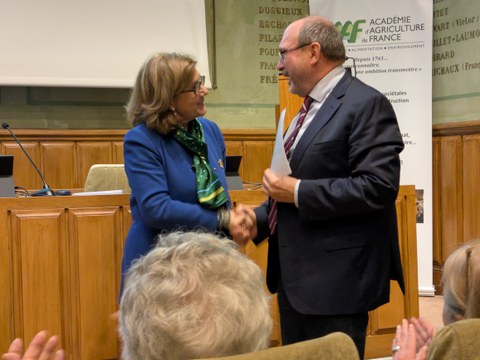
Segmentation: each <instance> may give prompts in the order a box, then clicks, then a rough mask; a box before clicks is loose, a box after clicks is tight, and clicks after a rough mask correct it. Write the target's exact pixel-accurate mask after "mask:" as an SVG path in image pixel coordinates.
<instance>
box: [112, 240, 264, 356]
mask: <svg viewBox="0 0 480 360" xmlns="http://www.w3.org/2000/svg"><path fill="white" fill-rule="evenodd" d="M269 300H270V296H269V295H267V293H266V291H265V288H264V280H263V273H262V271H261V270H260V268H259V267H258V266H257V265H256V264H255V263H254V262H253V261H252V260H250V259H249V258H248V257H247V256H245V255H244V254H242V253H240V252H239V251H238V250H237V245H236V244H235V243H234V242H233V241H231V240H228V239H224V238H219V237H218V236H216V235H214V234H210V233H199V232H173V233H170V234H166V235H159V236H157V245H156V247H155V248H153V249H152V250H151V251H150V252H149V253H148V254H147V255H145V256H143V257H142V258H140V259H138V260H137V261H135V262H134V263H133V264H132V266H131V267H130V269H129V270H128V272H127V275H126V279H125V286H124V291H123V295H122V299H121V302H120V334H121V337H122V340H123V353H122V355H123V359H124V360H150V359H152V360H153V359H170V360H175V359H192V358H202V357H215V356H228V355H233V354H241V353H247V352H252V351H257V350H260V349H264V348H266V347H267V346H268V344H269V340H270V335H271V330H272V319H271V316H270V302H269Z"/></svg>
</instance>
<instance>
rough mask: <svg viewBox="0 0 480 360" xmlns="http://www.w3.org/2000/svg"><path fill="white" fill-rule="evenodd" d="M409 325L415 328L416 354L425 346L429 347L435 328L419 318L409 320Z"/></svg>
mask: <svg viewBox="0 0 480 360" xmlns="http://www.w3.org/2000/svg"><path fill="white" fill-rule="evenodd" d="M410 323H411V324H413V326H414V327H415V332H416V334H417V352H418V351H419V350H420V348H422V347H423V346H425V345H427V346H428V345H430V342H431V341H432V338H433V337H434V336H435V332H436V330H435V327H434V326H433V325H432V324H430V323H429V322H428V321H427V320H425V318H423V317H419V318H418V319H417V318H411V319H410Z"/></svg>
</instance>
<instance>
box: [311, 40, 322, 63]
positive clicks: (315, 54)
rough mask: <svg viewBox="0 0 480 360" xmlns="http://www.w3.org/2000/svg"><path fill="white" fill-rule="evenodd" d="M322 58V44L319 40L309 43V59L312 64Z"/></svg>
mask: <svg viewBox="0 0 480 360" xmlns="http://www.w3.org/2000/svg"><path fill="white" fill-rule="evenodd" d="M321 58H322V45H320V43H319V42H313V43H312V44H311V45H310V60H311V63H312V64H315V63H317V62H318V61H320V60H321Z"/></svg>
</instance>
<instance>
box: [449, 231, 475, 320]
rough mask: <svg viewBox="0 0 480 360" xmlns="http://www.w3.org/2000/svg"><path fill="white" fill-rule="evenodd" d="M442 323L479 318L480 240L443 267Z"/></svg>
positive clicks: (462, 247)
mask: <svg viewBox="0 0 480 360" xmlns="http://www.w3.org/2000/svg"><path fill="white" fill-rule="evenodd" d="M442 281H443V298H444V302H445V304H444V308H443V322H444V323H445V325H448V324H450V323H452V322H454V321H456V320H461V319H468V318H480V240H474V241H472V242H469V243H467V244H465V245H463V246H461V247H460V248H458V249H457V250H455V251H454V252H453V253H452V254H451V255H450V256H449V257H448V258H447V261H446V262H445V265H444V267H443V279H442Z"/></svg>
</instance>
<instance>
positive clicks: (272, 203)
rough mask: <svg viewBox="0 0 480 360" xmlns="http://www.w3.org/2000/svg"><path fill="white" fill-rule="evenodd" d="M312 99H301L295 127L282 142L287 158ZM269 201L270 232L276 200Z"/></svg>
mask: <svg viewBox="0 0 480 360" xmlns="http://www.w3.org/2000/svg"><path fill="white" fill-rule="evenodd" d="M312 102H313V99H312V98H311V97H310V96H307V97H306V98H305V100H303V104H302V107H301V109H300V112H299V114H298V119H297V123H296V124H295V128H294V129H293V131H292V133H291V134H290V136H289V137H288V138H287V140H286V141H285V142H284V144H283V146H284V148H285V154H287V158H290V149H291V148H292V145H293V143H294V142H295V139H296V138H297V135H298V132H299V131H300V128H301V127H302V125H303V122H304V121H305V117H306V115H307V113H308V109H309V108H310V105H311V104H312ZM269 201H270V211H269V213H268V226H269V227H270V234H273V233H274V232H275V228H276V227H277V201H276V200H274V199H272V198H269Z"/></svg>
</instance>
